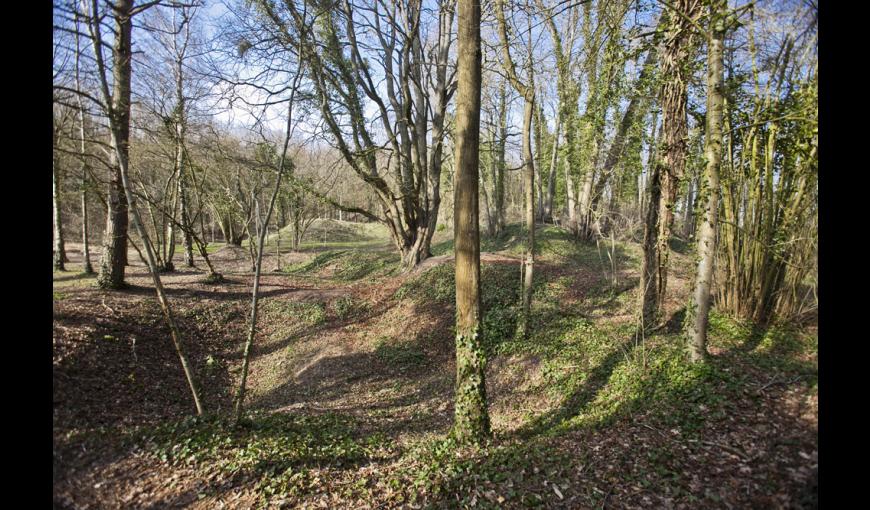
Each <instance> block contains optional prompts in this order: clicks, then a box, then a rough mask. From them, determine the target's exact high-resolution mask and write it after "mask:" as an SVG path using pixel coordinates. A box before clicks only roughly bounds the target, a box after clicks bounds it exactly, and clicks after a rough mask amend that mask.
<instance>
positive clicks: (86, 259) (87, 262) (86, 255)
mask: <svg viewBox="0 0 870 510" xmlns="http://www.w3.org/2000/svg"><path fill="white" fill-rule="evenodd" d="M85 171H86V169H85V166H84V164H83V165H82V191H81V198H82V271H84V273H85V274H94V267H93V266H92V265H91V250H90V248H89V247H88V188H87V185H88V182H87V177H86V176H85V175H86V174H85Z"/></svg>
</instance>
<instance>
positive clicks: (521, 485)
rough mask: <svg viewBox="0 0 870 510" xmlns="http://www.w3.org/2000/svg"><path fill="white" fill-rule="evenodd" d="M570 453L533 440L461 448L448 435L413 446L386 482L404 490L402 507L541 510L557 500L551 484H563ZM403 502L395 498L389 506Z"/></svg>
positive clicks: (400, 498)
mask: <svg viewBox="0 0 870 510" xmlns="http://www.w3.org/2000/svg"><path fill="white" fill-rule="evenodd" d="M570 455H571V454H570V453H569V452H565V451H560V450H559V449H558V448H557V447H554V445H552V444H547V443H544V442H542V441H539V440H534V439H531V440H524V441H522V442H512V443H506V444H483V445H481V446H474V445H471V446H467V445H464V444H461V443H458V442H457V441H456V440H454V439H453V438H452V437H448V438H446V439H437V440H430V441H425V442H422V443H419V444H418V445H416V446H415V447H413V448H412V450H411V451H409V452H408V453H407V455H406V457H407V458H409V459H413V462H410V463H408V464H406V465H405V466H403V467H402V468H401V469H400V470H399V471H398V472H397V474H396V475H394V477H393V478H392V480H391V482H392V483H394V485H395V486H396V487H397V488H398V487H405V488H406V491H407V494H408V495H407V503H411V504H424V506H427V507H445V506H446V507H450V508H469V507H473V508H494V509H495V508H504V507H505V506H510V507H536V506H547V505H552V504H555V503H557V502H558V501H559V498H558V496H556V493H555V491H554V490H553V489H552V486H553V484H559V485H561V488H562V490H564V489H565V488H566V486H567V482H566V480H565V478H564V475H563V473H562V471H561V469H562V468H561V466H565V465H569V464H570V458H569V457H570ZM538 466H546V467H544V468H540V467H538ZM548 486H549V489H548V490H547V492H541V491H540V488H542V487H548ZM531 488H534V489H535V490H529V489H531ZM565 492H567V491H565ZM404 500H405V495H404V494H401V495H399V496H397V500H396V501H395V502H396V503H398V502H399V501H404Z"/></svg>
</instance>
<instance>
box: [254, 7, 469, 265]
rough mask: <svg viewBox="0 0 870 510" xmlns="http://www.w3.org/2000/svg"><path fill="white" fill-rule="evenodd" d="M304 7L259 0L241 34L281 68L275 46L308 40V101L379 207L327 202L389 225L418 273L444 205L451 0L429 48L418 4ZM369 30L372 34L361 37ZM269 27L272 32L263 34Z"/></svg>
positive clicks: (263, 58)
mask: <svg viewBox="0 0 870 510" xmlns="http://www.w3.org/2000/svg"><path fill="white" fill-rule="evenodd" d="M298 3H299V2H297V1H290V2H284V3H283V4H280V5H278V4H273V3H271V2H265V1H260V2H251V3H250V4H251V7H252V8H251V9H247V8H244V7H240V8H239V9H237V10H238V12H239V16H240V18H242V19H243V21H244V20H250V21H249V22H248V21H245V22H246V23H249V26H250V27H251V32H249V33H246V34H244V35H243V36H242V37H243V38H245V39H244V41H245V44H244V46H245V53H246V54H249V55H252V56H251V58H252V59H253V58H258V59H260V62H261V63H262V65H263V67H264V68H273V67H275V66H273V65H271V64H268V63H267V62H271V60H272V59H274V58H276V57H275V54H276V53H278V54H280V51H278V52H276V51H275V50H276V47H275V45H276V44H278V45H282V46H283V47H284V49H285V50H286V49H289V48H290V46H292V45H293V44H295V42H294V41H296V40H298V41H300V42H301V44H302V48H303V50H302V51H303V53H304V54H305V57H304V59H305V60H306V62H307V63H308V66H307V72H306V74H307V79H308V81H309V82H310V84H311V86H312V88H313V94H312V95H311V97H309V102H310V104H312V105H313V106H314V107H315V108H317V109H318V110H319V113H320V117H321V119H322V121H323V123H324V125H325V131H326V132H327V133H328V134H329V138H330V141H331V142H332V143H333V144H334V145H335V147H336V148H337V149H338V150H339V152H340V153H341V155H342V157H343V159H344V160H345V162H346V163H347V167H348V168H349V169H350V170H351V171H353V173H354V174H356V175H357V176H358V177H359V178H360V179H361V180H362V181H363V182H364V183H365V184H366V185H367V186H369V187H370V188H371V190H372V191H373V192H374V193H375V196H376V199H377V201H378V204H379V205H380V209H381V211H380V215H379V214H376V213H374V212H372V211H370V210H367V209H364V208H361V207H349V206H346V205H343V204H339V203H338V202H335V201H331V200H329V199H328V198H325V197H324V199H325V200H326V201H327V202H328V203H330V204H331V205H333V206H334V207H336V208H339V209H342V210H344V211H345V212H352V213H358V214H362V215H363V216H365V217H367V218H369V219H370V220H373V221H378V222H381V223H383V224H384V225H386V226H387V228H388V230H389V232H390V236H391V238H392V240H393V242H394V244H395V246H396V248H397V250H398V251H399V253H400V255H401V257H402V262H401V264H402V267H403V268H404V269H406V270H408V269H411V268H413V267H415V266H416V265H417V264H418V263H419V262H420V261H422V260H423V259H425V258H426V257H428V256H429V255H430V244H431V240H432V235H433V234H434V231H435V227H436V226H437V217H438V210H439V207H440V201H441V199H440V180H441V166H442V156H441V154H442V150H443V149H442V144H443V138H444V135H445V133H444V119H445V115H446V111H447V103H448V101H449V100H450V97H451V96H452V94H453V90H454V85H453V76H452V74H451V73H450V72H449V68H448V57H449V49H450V44H451V37H450V29H451V25H452V20H453V10H454V8H453V1H452V0H443V1H441V2H439V4H438V13H439V15H438V29H437V30H438V37H437V39H435V42H434V43H432V45H430V46H429V47H428V50H429V51H424V46H425V44H424V41H423V40H422V36H421V33H422V27H423V21H424V19H423V17H421V14H422V12H423V6H422V3H421V2H420V1H419V0H415V1H411V2H392V1H390V2H383V3H380V2H378V3H375V4H374V5H366V4H364V3H363V4H362V5H357V4H356V3H352V2H350V1H349V0H344V1H328V2H323V3H322V4H320V3H318V5H317V6H315V8H313V9H311V10H310V11H309V12H307V13H305V15H303V14H302V12H301V11H302V9H300V7H299V6H298V5H297V4H298ZM302 3H303V4H304V2H302ZM363 24H366V25H368V26H373V27H374V30H373V31H359V33H358V27H360V26H362V25H363ZM264 30H265V31H266V33H267V34H274V36H268V37H264V36H263V35H262V32H263V31H264ZM345 41H346V42H345ZM427 55H428V56H431V58H428V59H427ZM381 78H383V79H381ZM284 83H286V82H284ZM270 85H271V84H270ZM426 85H428V86H429V87H430V89H429V90H431V94H429V95H427V94H426V93H425V92H426V87H425V86H426ZM258 86H259V87H263V84H258ZM283 86H284V85H276V88H280V87H283ZM267 88H268V87H267ZM367 107H373V108H374V111H375V117H376V118H375V119H374V120H375V122H371V121H370V119H368V118H367V117H366V114H365V113H366V111H367ZM430 112H431V115H430ZM376 128H377V129H379V130H380V133H378V132H377V131H376ZM430 128H431V133H432V137H431V140H432V147H431V150H430V148H429V147H428V145H429V136H428V132H429V130H430ZM379 135H381V136H379ZM384 167H386V171H385V169H384Z"/></svg>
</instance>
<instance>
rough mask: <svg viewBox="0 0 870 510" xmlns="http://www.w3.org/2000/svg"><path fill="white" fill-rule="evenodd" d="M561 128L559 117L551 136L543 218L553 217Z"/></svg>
mask: <svg viewBox="0 0 870 510" xmlns="http://www.w3.org/2000/svg"><path fill="white" fill-rule="evenodd" d="M561 127H562V117H561V115H559V116H557V118H556V132H555V133H554V134H553V155H552V159H550V174H549V178H548V179H547V199H546V202H545V204H544V217H545V218H552V217H553V198H554V197H555V196H556V162H557V161H558V154H559V135H560V133H559V129H561Z"/></svg>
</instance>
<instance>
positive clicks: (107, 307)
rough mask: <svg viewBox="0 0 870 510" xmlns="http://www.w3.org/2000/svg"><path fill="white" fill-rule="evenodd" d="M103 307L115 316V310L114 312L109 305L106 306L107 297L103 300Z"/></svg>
mask: <svg viewBox="0 0 870 510" xmlns="http://www.w3.org/2000/svg"><path fill="white" fill-rule="evenodd" d="M102 305H103V307H105V309H106V310H108V311H110V312H112V315H114V314H115V310H113V309H112V308H111V307H110V306H109V305H107V304H106V298H105V297H104V298H103V301H102Z"/></svg>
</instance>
